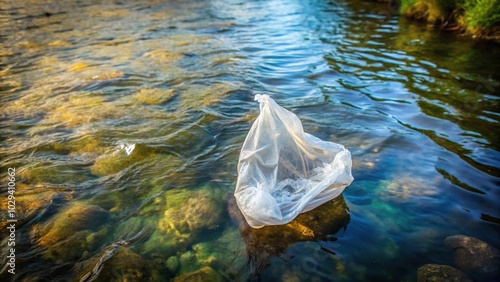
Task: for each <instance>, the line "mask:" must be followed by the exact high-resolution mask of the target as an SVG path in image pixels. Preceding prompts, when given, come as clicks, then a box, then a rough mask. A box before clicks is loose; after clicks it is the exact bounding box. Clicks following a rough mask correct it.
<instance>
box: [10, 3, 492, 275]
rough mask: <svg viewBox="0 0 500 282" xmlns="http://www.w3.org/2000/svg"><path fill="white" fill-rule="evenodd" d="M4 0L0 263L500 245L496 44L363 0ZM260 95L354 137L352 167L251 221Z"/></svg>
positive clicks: (434, 251)
mask: <svg viewBox="0 0 500 282" xmlns="http://www.w3.org/2000/svg"><path fill="white" fill-rule="evenodd" d="M1 6H2V7H1V8H0V39H1V42H2V44H1V45H0V100H1V105H2V109H1V110H0V128H1V134H0V156H1V159H2V165H1V171H2V173H6V171H7V168H9V167H15V168H16V176H17V181H16V212H17V219H18V221H17V223H16V224H17V225H16V236H17V237H16V257H17V260H16V272H17V274H16V276H12V275H10V274H8V273H7V272H6V269H7V268H6V267H4V268H2V274H0V277H1V279H2V281H4V280H5V281H8V280H23V281H24V280H26V281H29V280H50V281H58V280H61V281H67V280H84V281H85V280H86V281H110V280H113V279H115V280H131V281H139V280H146V279H151V280H153V281H163V280H172V279H174V278H175V279H176V281H188V280H193V279H201V280H210V281H217V280H219V281H223V280H227V281H233V280H239V281H241V280H247V279H263V280H267V279H275V278H279V279H282V280H294V281H295V280H297V279H300V280H304V281H305V280H311V281H332V280H333V281H363V280H366V281H373V280H380V281H392V280H398V281H400V280H405V281H406V280H414V279H415V277H416V271H417V269H418V268H419V267H420V266H422V265H424V264H427V263H440V264H447V265H451V266H456V265H455V264H454V261H453V257H452V252H451V251H450V250H448V249H447V248H446V246H445V245H444V243H443V240H444V238H445V237H447V236H450V235H456V234H464V235H468V236H474V237H477V238H479V239H481V240H483V241H485V242H487V243H489V244H491V245H492V246H493V247H497V248H498V247H500V246H499V245H498V240H497V238H498V236H499V234H500V230H499V225H498V224H499V222H500V214H499V213H498V203H499V201H500V194H499V190H498V187H499V186H500V185H499V184H500V181H499V180H498V177H499V176H500V169H499V167H500V166H499V164H498V160H499V159H500V154H499V147H498V145H497V144H498V141H499V140H498V138H499V136H500V134H499V132H500V130H499V129H500V126H499V117H500V115H499V112H498V108H499V105H498V103H499V99H498V97H499V94H500V78H499V77H498V73H499V69H500V56H498V54H499V51H500V49H499V48H498V47H497V46H494V45H493V46H492V45H488V44H485V43H481V42H471V41H469V40H466V39H462V38H460V37H457V36H456V35H455V34H441V33H439V32H436V31H433V30H428V29H427V28H426V27H425V26H420V25H417V24H412V23H408V22H406V21H405V20H404V19H399V18H398V17H396V16H389V15H390V13H388V10H387V9H388V8H387V7H386V6H385V4H375V3H370V2H359V1H349V3H345V2H342V1H319V0H310V1H294V0H286V1H250V2H240V1H233V0H229V1H219V0H212V1H208V0H206V1H190V0H187V1H157V0H148V1H133V0H130V1H120V2H116V1H107V0H101V1H91V0H83V1H78V2H74V1H65V0H58V1H43V2H42V3H40V2H39V1H3V2H2V5H1ZM389 12H390V11H389ZM258 93H265V94H269V95H271V96H272V97H273V98H274V99H276V100H277V102H278V103H280V105H282V106H284V107H286V108H288V109H290V110H292V111H293V112H294V113H296V114H297V115H298V116H299V117H300V118H301V120H302V121H303V123H304V127H305V131H307V132H310V133H312V134H314V135H316V136H318V137H319V138H321V139H325V140H330V141H333V142H337V143H340V144H343V145H345V146H346V147H347V148H349V150H350V151H351V153H352V155H353V162H354V168H353V174H354V176H355V178H356V180H355V181H354V182H353V183H352V184H351V185H350V186H349V187H347V189H346V190H345V192H344V193H343V198H339V199H337V200H336V201H332V202H330V203H328V204H325V205H324V206H322V207H320V208H318V210H317V211H315V212H314V211H313V212H312V213H307V214H304V215H301V216H300V217H299V218H298V219H297V220H296V221H294V222H293V223H292V224H291V225H286V226H281V227H270V228H266V229H263V230H252V229H250V228H249V227H248V226H245V224H244V222H242V221H241V218H240V219H239V220H236V224H234V223H233V222H232V221H231V218H233V219H234V218H238V217H237V216H236V217H235V214H237V212H238V211H237V210H234V205H233V204H232V200H231V196H230V194H231V192H232V191H233V189H234V183H235V181H236V163H237V158H238V153H239V150H240V147H241V145H242V143H243V140H244V138H245V135H246V132H247V131H248V129H249V128H250V125H251V122H252V121H253V120H254V119H255V117H256V116H257V114H258V105H257V104H256V103H255V102H254V101H253V95H255V94H258ZM4 183H5V182H3V183H2V187H5V184H4ZM2 191H5V190H4V189H2ZM2 195H3V197H4V198H5V197H6V195H7V194H6V193H5V192H2ZM1 205H2V210H6V209H7V202H6V201H1ZM4 208H5V209H4ZM2 218H4V219H5V218H6V214H5V213H2ZM6 226H7V222H6V220H2V221H1V223H0V227H1V230H2V232H3V233H2V234H7V233H5V232H7V230H6ZM2 238H4V239H2V244H3V245H4V246H5V245H6V239H7V237H6V236H4V235H2ZM282 238H284V239H283V240H281V239H282ZM0 252H1V257H2V262H5V259H6V255H7V249H6V248H2V249H1V251H0ZM2 265H5V263H2ZM467 274H469V273H467ZM469 275H472V276H473V275H474V274H469ZM473 277H474V276H473Z"/></svg>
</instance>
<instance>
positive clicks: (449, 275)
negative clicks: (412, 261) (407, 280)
mask: <svg viewBox="0 0 500 282" xmlns="http://www.w3.org/2000/svg"><path fill="white" fill-rule="evenodd" d="M441 281H450V282H472V280H471V279H469V278H468V277H467V275H465V273H463V272H462V271H460V270H458V269H456V268H453V267H451V266H448V265H440V264H426V265H424V266H421V267H420V268H419V269H418V270H417V282H441Z"/></svg>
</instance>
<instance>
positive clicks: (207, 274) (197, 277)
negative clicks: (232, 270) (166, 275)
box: [174, 266, 224, 282]
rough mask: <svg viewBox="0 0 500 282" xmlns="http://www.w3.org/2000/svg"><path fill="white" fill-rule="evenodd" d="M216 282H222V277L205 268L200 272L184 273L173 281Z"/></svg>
mask: <svg viewBox="0 0 500 282" xmlns="http://www.w3.org/2000/svg"><path fill="white" fill-rule="evenodd" d="M188 281H189V282H205V281H210V282H218V281H224V279H223V278H222V276H221V275H220V274H219V273H217V272H216V271H215V270H213V269H212V268H210V267H208V266H206V267H204V268H202V269H200V270H197V271H193V272H190V273H186V274H184V275H181V276H178V277H176V278H175V279H174V282H188Z"/></svg>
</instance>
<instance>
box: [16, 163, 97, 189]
mask: <svg viewBox="0 0 500 282" xmlns="http://www.w3.org/2000/svg"><path fill="white" fill-rule="evenodd" d="M19 176H20V177H21V179H22V180H23V181H26V182H27V183H34V184H36V183H50V184H71V183H79V182H84V181H87V180H89V179H91V178H92V175H91V174H90V173H88V171H87V170H86V169H85V168H82V167H81V166H74V167H72V168H71V169H70V168H68V167H67V166H63V165H60V164H54V163H52V162H46V163H37V164H35V165H33V166H31V167H26V168H23V169H22V170H21V171H20V173H19Z"/></svg>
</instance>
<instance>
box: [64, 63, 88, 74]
mask: <svg viewBox="0 0 500 282" xmlns="http://www.w3.org/2000/svg"><path fill="white" fill-rule="evenodd" d="M88 67H90V65H89V64H87V63H85V62H78V63H74V64H72V65H71V66H69V67H68V71H70V72H77V71H81V70H83V69H86V68H88Z"/></svg>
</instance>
